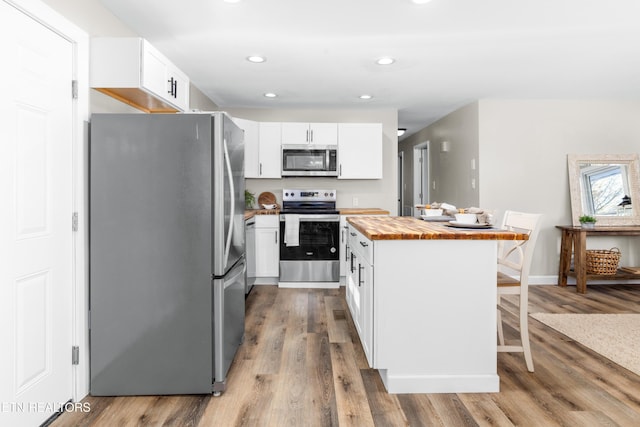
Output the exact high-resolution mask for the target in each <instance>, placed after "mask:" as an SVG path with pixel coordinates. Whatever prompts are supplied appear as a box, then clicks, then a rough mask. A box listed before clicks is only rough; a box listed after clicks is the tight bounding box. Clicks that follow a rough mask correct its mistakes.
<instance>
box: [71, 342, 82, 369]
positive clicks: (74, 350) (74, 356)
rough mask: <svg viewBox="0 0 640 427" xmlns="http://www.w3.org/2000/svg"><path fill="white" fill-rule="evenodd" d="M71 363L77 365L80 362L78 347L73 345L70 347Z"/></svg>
mask: <svg viewBox="0 0 640 427" xmlns="http://www.w3.org/2000/svg"><path fill="white" fill-rule="evenodd" d="M71 364H72V365H79V364H80V347H78V346H77V345H74V346H73V347H71Z"/></svg>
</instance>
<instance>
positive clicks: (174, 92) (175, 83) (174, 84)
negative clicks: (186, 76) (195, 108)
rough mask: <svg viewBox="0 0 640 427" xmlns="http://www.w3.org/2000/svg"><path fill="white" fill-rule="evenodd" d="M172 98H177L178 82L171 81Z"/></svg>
mask: <svg viewBox="0 0 640 427" xmlns="http://www.w3.org/2000/svg"><path fill="white" fill-rule="evenodd" d="M173 97H174V98H177V97H178V80H174V81H173Z"/></svg>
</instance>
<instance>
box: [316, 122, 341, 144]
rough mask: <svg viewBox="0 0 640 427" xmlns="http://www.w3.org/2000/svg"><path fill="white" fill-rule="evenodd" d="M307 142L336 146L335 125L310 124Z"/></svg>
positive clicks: (336, 129)
mask: <svg viewBox="0 0 640 427" xmlns="http://www.w3.org/2000/svg"><path fill="white" fill-rule="evenodd" d="M309 132H310V134H309V137H310V138H309V142H310V143H311V144H315V145H337V144H338V124H337V123H311V124H310V125H309Z"/></svg>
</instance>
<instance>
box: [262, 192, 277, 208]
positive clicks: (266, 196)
mask: <svg viewBox="0 0 640 427" xmlns="http://www.w3.org/2000/svg"><path fill="white" fill-rule="evenodd" d="M275 204H277V203H276V196H275V194H273V193H270V192H269V191H265V192H264V193H260V196H258V205H259V207H262V205H275Z"/></svg>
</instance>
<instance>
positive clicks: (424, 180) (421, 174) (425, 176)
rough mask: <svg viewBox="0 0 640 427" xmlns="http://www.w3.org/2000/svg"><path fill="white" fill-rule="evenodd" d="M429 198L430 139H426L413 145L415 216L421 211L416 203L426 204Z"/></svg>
mask: <svg viewBox="0 0 640 427" xmlns="http://www.w3.org/2000/svg"><path fill="white" fill-rule="evenodd" d="M429 199H430V197H429V141H425V142H422V143H420V144H418V145H416V146H415V147H413V206H414V213H413V214H414V216H417V215H418V213H419V212H418V210H417V209H415V205H426V204H428V203H429Z"/></svg>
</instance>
